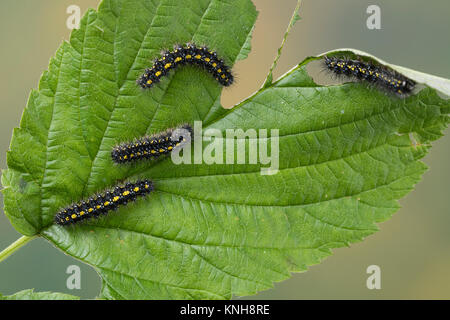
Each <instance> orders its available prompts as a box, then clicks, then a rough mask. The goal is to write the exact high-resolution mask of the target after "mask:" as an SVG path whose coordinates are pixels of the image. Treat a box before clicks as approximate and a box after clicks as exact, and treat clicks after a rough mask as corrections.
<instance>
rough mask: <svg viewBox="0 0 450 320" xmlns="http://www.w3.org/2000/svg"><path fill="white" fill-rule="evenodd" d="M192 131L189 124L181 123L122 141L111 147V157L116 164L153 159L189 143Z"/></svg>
mask: <svg viewBox="0 0 450 320" xmlns="http://www.w3.org/2000/svg"><path fill="white" fill-rule="evenodd" d="M192 132H193V131H192V128H191V127H190V126H189V125H183V126H181V127H179V128H176V129H169V130H167V131H165V132H163V133H160V134H157V135H154V136H146V137H143V138H140V139H137V140H135V141H133V142H129V143H123V144H120V145H118V146H116V147H114V148H113V150H112V151H111V158H112V160H113V161H114V162H115V163H118V164H123V163H129V162H135V161H138V160H143V159H155V158H158V157H160V156H162V155H166V154H169V153H171V152H173V151H174V150H175V149H177V148H181V147H183V146H184V145H185V144H186V143H189V142H190V141H191V136H192Z"/></svg>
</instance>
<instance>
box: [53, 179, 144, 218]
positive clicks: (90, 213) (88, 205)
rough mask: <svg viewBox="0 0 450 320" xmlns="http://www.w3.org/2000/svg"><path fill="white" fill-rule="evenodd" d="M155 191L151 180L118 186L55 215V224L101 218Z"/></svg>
mask: <svg viewBox="0 0 450 320" xmlns="http://www.w3.org/2000/svg"><path fill="white" fill-rule="evenodd" d="M151 191H153V184H152V182H151V181H150V180H139V181H136V182H134V183H131V182H129V183H127V184H125V185H123V186H116V187H115V188H114V189H113V190H109V191H106V192H104V193H102V194H98V195H95V196H93V197H91V198H89V199H88V200H86V201H82V202H80V203H77V204H74V205H72V206H70V207H68V208H65V209H63V210H61V211H60V212H58V213H57V214H56V215H55V222H56V223H57V224H59V225H63V226H65V225H69V224H73V223H77V222H79V221H82V220H86V219H90V218H93V217H100V216H102V215H105V214H107V213H108V212H109V211H111V210H116V209H117V208H118V207H119V206H120V205H125V204H127V203H128V202H131V201H134V200H136V198H138V197H143V196H146V195H148V194H149V193H150V192H151Z"/></svg>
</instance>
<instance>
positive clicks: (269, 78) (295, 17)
mask: <svg viewBox="0 0 450 320" xmlns="http://www.w3.org/2000/svg"><path fill="white" fill-rule="evenodd" d="M301 4H302V0H297V6H296V7H295V9H294V12H293V13H292V17H291V21H289V25H288V27H287V29H286V32H285V33H284V37H283V41H282V42H281V46H280V48H279V49H278V53H277V56H276V57H275V60H274V61H273V63H272V66H271V67H270V70H269V74H268V75H267V77H266V80H265V82H264V85H263V86H262V87H263V88H265V87H267V86H270V85H271V84H272V78H273V76H272V73H273V70H274V69H275V67H276V66H277V63H278V60H279V59H280V57H281V51H283V47H284V44H285V43H286V39H287V36H288V35H289V33H290V31H291V28H292V26H293V25H294V24H295V22H297V20H298V19H299V17H298V11H299V10H300V6H301Z"/></svg>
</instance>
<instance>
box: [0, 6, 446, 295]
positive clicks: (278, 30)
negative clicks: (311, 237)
mask: <svg viewBox="0 0 450 320" xmlns="http://www.w3.org/2000/svg"><path fill="white" fill-rule="evenodd" d="M98 3H99V0H39V1H36V0H2V1H1V2H0V43H2V44H3V45H2V50H1V51H0V70H1V73H2V76H1V78H0V88H1V90H2V94H1V95H0V108H1V110H0V115H1V116H0V166H1V168H5V167H6V150H7V149H8V146H9V142H10V138H11V134H12V130H13V128H14V127H17V126H18V125H19V121H20V117H21V114H22V111H23V109H24V107H25V105H26V102H27V99H28V95H29V92H30V90H31V89H32V88H36V87H37V84H38V81H39V78H40V75H41V74H42V72H43V71H44V70H45V69H46V68H47V66H48V62H49V59H50V57H51V56H53V54H54V52H55V51H56V49H57V48H58V47H59V45H60V44H61V41H63V40H64V39H68V37H69V34H70V30H68V29H67V27H66V20H67V18H68V16H69V15H68V14H67V13H66V9H67V7H68V6H70V5H78V6H79V7H80V8H81V11H82V13H84V12H85V11H86V9H87V8H89V7H92V8H96V7H97V6H98ZM254 3H255V5H256V7H257V9H258V11H259V18H258V21H257V23H256V27H255V31H254V35H253V41H252V52H251V54H250V56H249V58H248V59H246V60H244V61H240V62H238V64H237V65H236V66H235V68H234V70H235V73H236V74H237V84H236V85H235V86H234V87H232V88H230V89H226V90H224V93H223V97H222V101H223V105H224V106H227V107H230V106H232V105H234V104H235V103H237V102H239V101H240V100H242V99H244V98H246V97H247V96H249V95H250V94H251V93H253V92H254V91H256V90H258V88H259V87H260V86H261V85H262V82H263V81H264V79H265V76H266V74H267V72H268V70H269V68H270V65H271V63H272V60H273V58H274V56H275V54H276V51H277V49H278V46H279V44H280V43H281V39H282V37H283V34H284V31H285V29H286V26H287V24H288V22H289V19H290V16H291V14H292V10H293V9H294V7H295V5H296V1H295V0H280V1H273V0H254ZM374 4H375V5H378V6H380V8H381V30H368V29H367V27H366V19H367V17H368V16H369V15H368V14H367V13H366V9H367V7H368V6H369V5H374ZM449 14H450V1H447V0H441V1H438V0H435V1H427V2H425V1H419V0H395V1H392V0H386V1H375V0H371V1H362V0H340V1H336V0H304V1H303V4H302V8H301V12H300V16H301V17H302V19H301V20H300V21H298V22H297V24H296V25H295V26H294V28H293V30H292V32H291V34H290V36H289V38H288V42H287V44H286V46H285V49H284V54H283V56H282V58H281V59H280V62H279V64H278V68H277V69H276V71H275V78H277V77H278V76H280V75H282V74H283V73H285V72H286V71H288V70H289V69H291V68H292V67H294V66H295V65H296V64H297V63H299V62H301V61H302V60H303V59H304V58H305V57H306V56H308V55H315V54H319V53H322V52H325V51H328V50H331V49H335V48H342V47H350V48H357V49H360V50H364V51H367V52H370V53H372V54H373V55H375V56H377V57H379V58H381V59H383V60H385V61H388V62H390V63H393V64H398V65H402V66H405V67H408V68H411V69H416V70H419V71H422V72H426V73H430V74H435V75H438V76H442V77H445V78H450V63H449V60H448V58H449V57H450V41H449V37H448V33H449V31H450V19H449V18H448V17H449ZM449 133H450V130H447V136H446V137H443V138H442V139H441V140H439V141H438V142H436V143H434V147H433V149H432V152H431V153H430V154H429V155H428V156H427V157H426V158H425V162H426V163H427V164H428V165H429V166H430V170H429V171H428V172H427V173H426V174H425V175H424V177H423V180H422V181H421V182H420V183H419V184H418V185H417V187H416V190H415V191H413V192H412V193H410V194H409V195H408V196H407V197H406V198H405V199H403V200H402V201H401V203H402V205H403V208H402V209H401V210H400V211H399V212H398V213H396V214H395V215H394V216H393V218H392V219H390V220H389V221H387V222H385V223H382V224H381V225H380V228H381V230H380V231H379V232H377V233H376V234H374V235H372V236H370V237H368V238H367V239H366V240H365V241H364V242H363V243H359V244H355V245H352V246H351V247H350V248H341V249H338V250H334V254H333V255H332V256H331V257H329V258H328V259H326V260H325V261H324V262H323V263H322V264H320V265H317V266H313V267H311V268H310V269H309V271H308V272H305V273H299V274H294V275H293V276H292V278H291V279H289V280H286V281H284V282H281V283H277V284H275V287H274V288H273V289H270V290H267V291H264V292H261V293H260V294H258V295H256V296H251V297H248V298H257V299H449V298H450V250H449V249H450V233H449V232H448V230H449V227H450V215H449V213H450V199H449V198H447V197H448V195H449V191H448V190H449V188H450V183H449V181H450V179H449V178H450V166H448V163H449V160H450V135H449ZM1 208H3V205H1ZM19 237H20V234H18V233H17V232H16V231H15V230H14V229H13V227H12V226H11V224H10V223H9V221H8V219H7V218H6V217H5V216H4V215H3V212H2V213H1V214H0V250H3V248H4V247H6V246H8V245H9V244H10V243H12V242H13V241H15V240H16V239H17V238H19ZM373 264H375V265H378V266H380V267H381V286H382V288H381V290H368V289H367V288H366V279H367V277H368V274H366V269H367V267H368V266H369V265H373ZM69 265H78V266H80V268H81V272H82V281H81V289H80V290H76V289H75V290H68V289H67V287H66V279H67V276H68V275H67V274H66V268H67V267H68V266H69ZM100 285H101V283H100V279H99V277H98V276H97V274H96V272H95V271H94V270H93V269H92V268H91V267H90V266H88V265H85V264H83V263H81V262H79V261H77V260H75V259H73V258H71V257H69V256H66V255H64V254H63V253H62V252H60V251H59V250H57V249H55V248H54V247H53V246H52V245H51V244H50V243H48V242H46V241H45V240H42V239H38V240H34V241H33V242H31V243H30V244H28V245H27V246H26V247H23V248H22V249H20V250H19V251H18V252H17V253H16V254H14V255H13V256H11V257H10V258H8V259H7V260H6V261H4V262H2V263H1V264H0V292H1V293H3V294H11V293H14V292H16V291H19V290H22V289H27V288H35V289H36V290H37V291H47V290H51V291H60V292H66V293H70V294H74V295H78V296H81V297H82V298H94V297H95V296H96V295H97V294H98V292H99V290H100ZM243 298H246V297H243ZM241 299H242V298H241Z"/></svg>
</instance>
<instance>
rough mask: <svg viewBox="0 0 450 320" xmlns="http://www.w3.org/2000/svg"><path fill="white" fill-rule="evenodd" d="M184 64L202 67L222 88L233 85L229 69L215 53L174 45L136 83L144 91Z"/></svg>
mask: <svg viewBox="0 0 450 320" xmlns="http://www.w3.org/2000/svg"><path fill="white" fill-rule="evenodd" d="M184 64H194V65H198V66H201V67H203V68H204V69H205V70H206V71H208V72H209V73H211V74H212V76H213V77H214V78H215V79H216V80H217V81H218V82H219V83H220V84H221V85H223V86H229V85H231V84H232V83H233V80H234V78H233V75H232V74H231V72H230V71H229V70H230V68H229V67H227V66H226V65H225V63H224V61H223V60H222V59H220V58H218V57H217V53H216V52H215V51H211V50H209V49H208V48H207V47H200V48H199V47H197V46H196V45H194V44H187V45H186V46H180V45H176V46H174V50H173V51H165V52H163V53H162V56H161V58H159V59H156V60H155V61H154V63H153V66H152V67H151V68H150V69H146V70H145V72H144V74H143V75H142V76H141V77H140V78H139V79H138V80H137V83H138V84H139V85H140V86H141V87H142V88H144V89H146V88H151V87H152V86H153V85H154V84H155V83H158V82H159V81H160V80H161V78H162V77H164V76H165V75H167V74H168V73H169V71H170V70H172V69H175V68H177V67H178V66H180V65H184Z"/></svg>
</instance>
